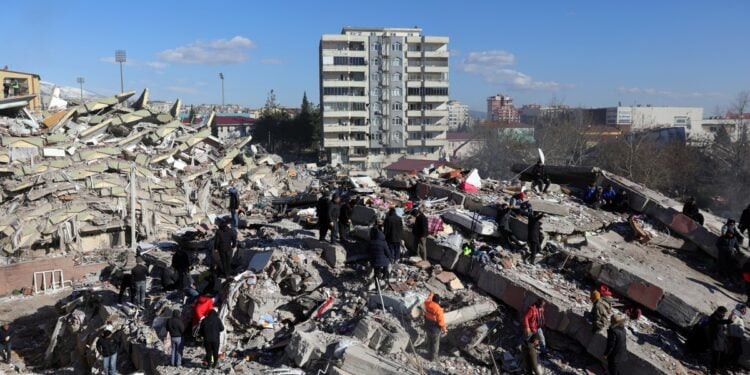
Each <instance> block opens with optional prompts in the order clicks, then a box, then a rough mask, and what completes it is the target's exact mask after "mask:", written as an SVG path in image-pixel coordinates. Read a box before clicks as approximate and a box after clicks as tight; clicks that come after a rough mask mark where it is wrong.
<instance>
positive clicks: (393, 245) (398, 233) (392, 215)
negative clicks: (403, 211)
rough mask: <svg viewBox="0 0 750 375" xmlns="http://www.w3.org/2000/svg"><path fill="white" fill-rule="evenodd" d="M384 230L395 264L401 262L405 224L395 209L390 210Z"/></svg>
mask: <svg viewBox="0 0 750 375" xmlns="http://www.w3.org/2000/svg"><path fill="white" fill-rule="evenodd" d="M384 228H385V241H386V242H388V248H389V249H391V255H392V256H393V263H398V262H399V261H400V260H401V237H402V236H403V233H404V223H403V221H401V217H400V216H398V214H397V213H396V209H395V208H394V207H391V208H390V209H389V210H388V216H386V218H385V223H384Z"/></svg>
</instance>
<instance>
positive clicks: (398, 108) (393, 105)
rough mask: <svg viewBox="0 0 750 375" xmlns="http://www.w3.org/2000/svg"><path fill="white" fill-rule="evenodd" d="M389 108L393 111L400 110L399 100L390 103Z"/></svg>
mask: <svg viewBox="0 0 750 375" xmlns="http://www.w3.org/2000/svg"><path fill="white" fill-rule="evenodd" d="M391 109H392V110H394V111H400V110H402V109H403V107H401V102H395V103H393V104H392V105H391Z"/></svg>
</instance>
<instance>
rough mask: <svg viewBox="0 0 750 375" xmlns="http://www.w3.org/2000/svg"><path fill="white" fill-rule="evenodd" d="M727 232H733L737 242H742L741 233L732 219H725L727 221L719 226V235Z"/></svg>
mask: <svg viewBox="0 0 750 375" xmlns="http://www.w3.org/2000/svg"><path fill="white" fill-rule="evenodd" d="M727 232H732V233H734V238H736V239H737V243H738V244H739V243H742V239H743V237H742V233H740V230H739V229H737V222H736V221H734V219H727V223H726V224H724V225H723V226H722V227H721V235H722V236H723V235H725V234H727Z"/></svg>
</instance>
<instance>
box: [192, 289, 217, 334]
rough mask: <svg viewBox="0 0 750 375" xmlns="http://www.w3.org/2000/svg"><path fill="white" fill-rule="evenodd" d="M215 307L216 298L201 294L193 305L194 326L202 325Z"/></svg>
mask: <svg viewBox="0 0 750 375" xmlns="http://www.w3.org/2000/svg"><path fill="white" fill-rule="evenodd" d="M213 307H214V297H213V296H212V295H210V294H201V295H200V296H199V297H198V299H197V300H196V301H195V304H194V305H193V319H192V326H193V327H195V326H197V325H198V324H200V321H201V319H203V318H204V317H205V316H206V315H207V314H208V312H209V311H211V309H212V308H213Z"/></svg>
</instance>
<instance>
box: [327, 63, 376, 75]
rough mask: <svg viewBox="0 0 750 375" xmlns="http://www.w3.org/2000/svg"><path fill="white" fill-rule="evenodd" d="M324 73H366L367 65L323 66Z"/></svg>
mask: <svg viewBox="0 0 750 375" xmlns="http://www.w3.org/2000/svg"><path fill="white" fill-rule="evenodd" d="M323 71H324V72H363V73H366V72H367V65H323Z"/></svg>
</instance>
